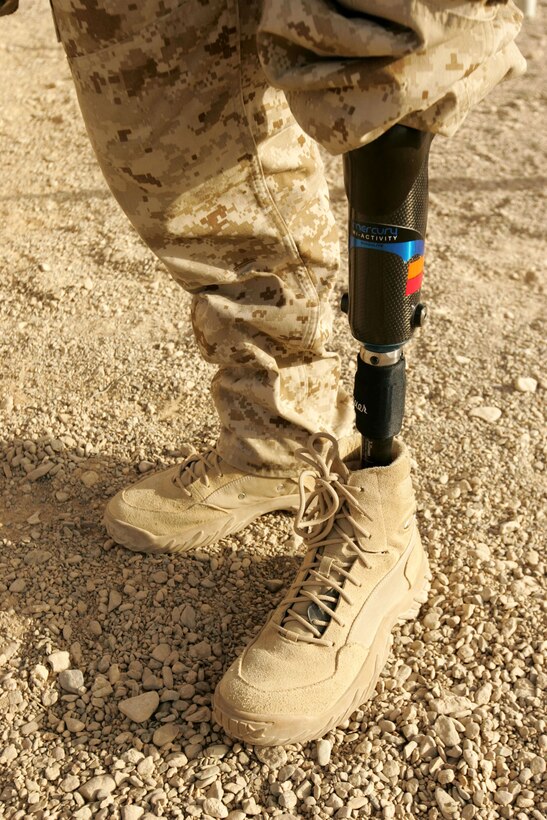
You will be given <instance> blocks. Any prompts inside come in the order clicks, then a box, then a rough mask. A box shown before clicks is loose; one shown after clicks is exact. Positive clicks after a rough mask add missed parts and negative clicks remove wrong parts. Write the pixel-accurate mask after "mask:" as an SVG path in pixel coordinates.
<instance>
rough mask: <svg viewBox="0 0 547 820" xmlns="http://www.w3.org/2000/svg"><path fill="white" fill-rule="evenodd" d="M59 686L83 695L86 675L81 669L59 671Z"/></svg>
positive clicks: (74, 693)
mask: <svg viewBox="0 0 547 820" xmlns="http://www.w3.org/2000/svg"><path fill="white" fill-rule="evenodd" d="M58 680H59V686H60V687H61V689H64V690H65V692H70V693H71V694H73V695H81V694H83V692H85V686H84V676H83V674H82V672H81V671H80V670H79V669H63V671H62V672H60V673H59V678H58Z"/></svg>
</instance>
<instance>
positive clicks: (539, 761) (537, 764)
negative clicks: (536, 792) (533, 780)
mask: <svg viewBox="0 0 547 820" xmlns="http://www.w3.org/2000/svg"><path fill="white" fill-rule="evenodd" d="M528 766H529V769H530V771H531V772H532V774H533V775H538V774H543V773H544V772H545V768H546V763H545V760H544V758H542V757H539V756H536V757H534V758H532V760H531V761H530V763H529V764H528Z"/></svg>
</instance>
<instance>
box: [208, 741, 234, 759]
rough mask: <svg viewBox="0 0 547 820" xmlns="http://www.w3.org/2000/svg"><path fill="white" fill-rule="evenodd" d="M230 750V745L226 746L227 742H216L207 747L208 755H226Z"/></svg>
mask: <svg viewBox="0 0 547 820" xmlns="http://www.w3.org/2000/svg"><path fill="white" fill-rule="evenodd" d="M229 751H230V747H229V746H226V744H225V743H214V744H213V745H212V746H208V747H207V749H206V754H207V757H224V755H226V754H228V752H229Z"/></svg>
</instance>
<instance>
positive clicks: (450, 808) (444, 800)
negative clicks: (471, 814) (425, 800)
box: [435, 788, 461, 820]
mask: <svg viewBox="0 0 547 820" xmlns="http://www.w3.org/2000/svg"><path fill="white" fill-rule="evenodd" d="M435 800H436V801H437V806H438V807H439V809H440V811H441V814H442V816H443V817H445V818H447V820H452V818H456V817H459V814H460V808H461V806H460V804H459V803H458V802H457V801H456V800H454V798H453V797H451V796H450V795H449V794H448V792H445V790H444V789H439V788H437V789H435Z"/></svg>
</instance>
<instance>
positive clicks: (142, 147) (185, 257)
mask: <svg viewBox="0 0 547 820" xmlns="http://www.w3.org/2000/svg"><path fill="white" fill-rule="evenodd" d="M53 7H54V14H55V18H56V23H57V27H58V30H59V32H60V36H61V39H62V41H63V44H64V46H65V49H66V52H67V56H68V59H69V63H70V67H71V69H72V73H73V76H74V80H75V83H76V89H77V93H78V98H79V102H80V106H81V109H82V113H83V116H84V119H85V122H86V126H87V129H88V132H89V135H90V138H91V141H92V144H93V147H94V149H95V152H96V154H97V157H98V160H99V163H100V165H101V168H102V170H103V172H104V175H105V177H106V180H107V182H108V184H109V186H110V188H111V190H112V192H113V194H114V196H115V197H116V198H117V200H118V202H119V203H120V205H121V206H122V208H123V209H124V211H125V212H126V214H127V216H128V217H129V219H130V220H131V222H132V223H133V225H134V226H135V228H136V229H137V231H138V232H139V234H140V235H141V236H142V238H143V239H144V241H145V242H146V243H147V244H148V245H149V246H150V248H151V249H152V250H153V251H154V252H155V253H156V254H157V255H158V256H159V257H160V258H161V259H162V260H163V261H164V262H165V264H166V265H167V267H168V269H169V271H170V272H171V274H172V275H173V276H174V277H175V279H176V280H177V281H178V282H179V283H180V284H181V285H182V286H183V287H184V288H185V289H186V290H188V291H189V292H191V293H192V294H193V303H192V321H193V325H194V330H195V333H196V338H197V341H198V344H199V347H200V350H201V351H202V353H203V355H204V356H205V358H206V359H207V360H208V361H209V362H212V363H214V364H217V365H218V366H219V370H218V372H217V374H216V376H215V378H214V380H213V397H214V401H215V405H216V407H217V410H218V414H219V417H220V424H221V432H220V438H219V444H218V446H219V449H220V451H221V453H222V455H223V456H224V457H225V458H226V459H227V460H228V461H229V462H230V463H232V464H234V465H235V466H238V467H240V468H243V469H251V470H260V471H263V472H268V471H270V470H271V471H275V472H276V473H279V471H280V470H282V471H284V472H287V473H289V472H291V471H293V470H294V468H295V460H294V449H295V446H296V445H297V444H299V443H301V442H302V441H304V440H305V438H306V437H307V435H308V434H309V433H310V432H313V431H315V430H317V429H325V430H329V431H332V432H333V433H335V434H337V435H341V434H344V433H346V432H347V431H348V429H349V427H350V425H351V419H352V412H351V410H350V404H349V401H348V397H347V395H346V394H345V392H344V391H342V390H341V389H340V388H339V384H338V382H339V361H338V357H337V356H336V355H335V354H333V353H330V352H328V351H327V349H326V344H327V342H328V338H329V335H330V332H331V323H332V316H331V310H330V308H329V305H328V298H329V293H330V291H331V288H332V285H333V281H334V277H335V275H336V272H337V270H338V238H337V231H336V227H335V224H334V221H333V218H332V215H331V213H330V209H329V203H328V192H327V188H326V184H325V180H324V177H323V172H322V166H321V162H320V158H319V156H318V149H317V146H316V145H315V143H314V142H313V141H312V140H311V139H310V138H309V137H307V136H306V135H305V134H304V132H303V131H302V130H301V128H300V127H299V126H298V125H297V123H296V122H295V120H294V118H293V117H292V115H291V113H290V110H289V108H288V106H287V103H286V100H285V97H284V94H283V92H281V91H279V90H275V89H272V88H271V87H270V86H269V84H268V82H267V81H266V79H265V77H264V74H263V72H262V69H261V67H260V63H259V60H258V56H257V51H256V26H257V23H258V17H259V13H260V8H259V7H258V5H257V4H254V3H252V4H248V3H244V2H241V3H240V7H241V10H240V9H238V3H237V0H209V2H207V3H202V2H197V0H194V1H193V2H189V1H188V0H187V2H181V0H178V1H177V0H163V1H162V2H160V0H142V2H140V3H139V4H132V5H131V6H130V5H129V4H127V3H124V2H122V0H94V2H93V4H90V3H87V2H85V0H53Z"/></svg>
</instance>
